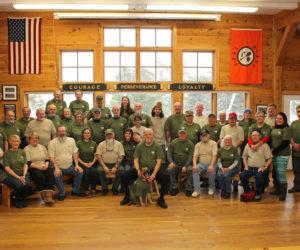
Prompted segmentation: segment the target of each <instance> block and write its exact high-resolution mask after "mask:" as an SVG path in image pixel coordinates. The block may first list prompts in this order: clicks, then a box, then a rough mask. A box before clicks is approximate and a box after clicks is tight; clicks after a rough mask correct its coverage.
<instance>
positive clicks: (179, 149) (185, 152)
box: [168, 138, 194, 165]
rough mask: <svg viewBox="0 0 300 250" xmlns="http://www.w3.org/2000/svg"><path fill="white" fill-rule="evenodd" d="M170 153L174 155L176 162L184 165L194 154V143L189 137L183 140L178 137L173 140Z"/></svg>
mask: <svg viewBox="0 0 300 250" xmlns="http://www.w3.org/2000/svg"><path fill="white" fill-rule="evenodd" d="M168 154H169V155H171V156H172V159H173V160H174V163H175V164H180V165H184V164H185V163H186V161H187V159H188V157H189V156H190V155H193V154H194V143H193V142H192V141H191V140H188V139H187V140H185V141H184V142H182V141H180V140H179V139H178V138H176V139H174V140H173V141H172V142H171V144H170V147H169V149H168Z"/></svg>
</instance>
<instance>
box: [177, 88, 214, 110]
mask: <svg viewBox="0 0 300 250" xmlns="http://www.w3.org/2000/svg"><path fill="white" fill-rule="evenodd" d="M197 103H202V104H203V108H204V109H203V113H204V114H207V115H208V114H210V113H211V112H212V111H211V103H212V94H211V93H210V92H208V93H207V92H202V93H201V92H200V93H199V92H184V93H183V110H184V111H187V110H192V111H193V112H194V113H195V106H196V104H197Z"/></svg>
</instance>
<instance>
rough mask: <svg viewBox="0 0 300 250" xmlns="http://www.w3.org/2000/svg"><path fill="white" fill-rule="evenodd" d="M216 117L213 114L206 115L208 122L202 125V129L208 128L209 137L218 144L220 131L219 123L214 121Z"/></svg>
mask: <svg viewBox="0 0 300 250" xmlns="http://www.w3.org/2000/svg"><path fill="white" fill-rule="evenodd" d="M216 121H217V119H216V116H215V114H209V115H208V124H207V125H205V126H204V127H203V129H204V130H205V129H206V130H208V131H209V134H210V139H211V140H213V141H215V142H216V143H217V144H218V146H219V145H220V133H221V128H222V127H221V125H220V124H219V123H216Z"/></svg>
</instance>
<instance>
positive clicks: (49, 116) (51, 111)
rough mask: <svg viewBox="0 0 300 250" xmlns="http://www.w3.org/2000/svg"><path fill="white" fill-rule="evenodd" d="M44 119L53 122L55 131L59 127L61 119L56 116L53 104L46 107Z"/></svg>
mask: <svg viewBox="0 0 300 250" xmlns="http://www.w3.org/2000/svg"><path fill="white" fill-rule="evenodd" d="M46 118H47V119H49V120H51V121H52V122H53V125H54V127H55V129H57V128H58V126H59V125H60V121H61V118H60V117H59V116H58V115H57V114H56V106H55V105H54V104H50V105H48V107H47V114H46Z"/></svg>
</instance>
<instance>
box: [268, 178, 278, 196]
mask: <svg viewBox="0 0 300 250" xmlns="http://www.w3.org/2000/svg"><path fill="white" fill-rule="evenodd" d="M274 187H275V190H274V191H272V192H271V193H270V194H273V195H279V194H280V187H279V181H276V183H275V184H274Z"/></svg>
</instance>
